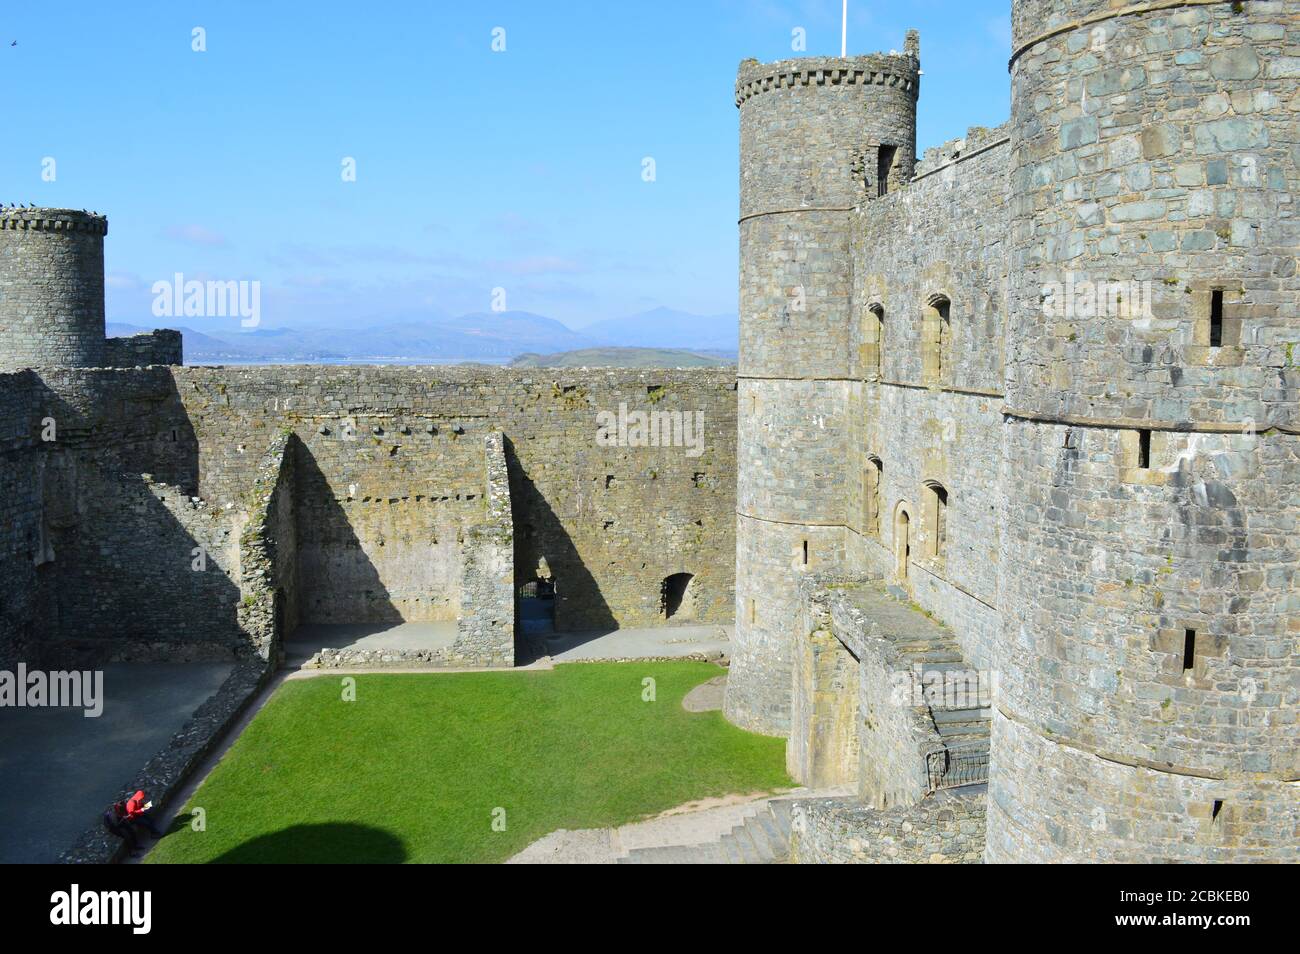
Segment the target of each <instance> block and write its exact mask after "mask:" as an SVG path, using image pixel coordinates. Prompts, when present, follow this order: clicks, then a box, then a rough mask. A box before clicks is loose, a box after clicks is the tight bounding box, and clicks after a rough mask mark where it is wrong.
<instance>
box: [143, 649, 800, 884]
mask: <svg viewBox="0 0 1300 954" xmlns="http://www.w3.org/2000/svg"><path fill="white" fill-rule="evenodd" d="M722 672H723V670H721V669H720V668H719V667H717V666H715V665H712V664H708V663H701V662H684V661H682V662H676V661H674V662H631V663H605V662H588V663H573V664H565V665H558V666H556V667H555V668H554V669H537V670H530V671H515V672H477V673H469V672H467V673H402V674H378V673H366V674H359V675H355V676H348V675H342V674H333V673H331V674H323V675H319V676H315V677H313V678H306V679H293V680H288V681H286V682H284V683H283V684H282V685H281V686H280V687H279V688H278V689H277V690H276V692H275V693H274V695H273V696H272V697H271V699H270V700H269V701H268V703H267V704H266V706H265V707H264V708H263V709H262V710H261V711H260V712H259V713H258V714H257V716H256V717H255V718H253V720H252V722H251V723H250V724H249V726H248V727H247V728H246V729H245V730H244V731H243V733H242V734H241V735H240V736H239V738H238V739H237V740H236V741H235V743H234V744H233V745H232V747H231V748H230V750H229V751H228V752H227V753H226V755H225V756H224V757H223V758H222V759H221V761H220V762H219V763H218V764H217V765H216V767H215V768H214V769H213V770H212V772H211V773H210V774H209V775H208V777H207V778H206V779H205V780H204V781H203V782H202V784H201V785H200V786H199V787H198V789H197V790H196V791H195V793H194V795H193V796H192V797H191V798H190V799H189V802H188V804H187V805H186V806H185V807H184V808H183V809H182V810H181V811H180V812H179V813H178V815H177V817H176V820H175V821H174V822H173V824H172V826H171V829H170V830H169V832H168V834H167V835H166V837H165V838H164V839H163V840H162V841H161V842H159V843H158V844H157V846H156V847H155V848H154V849H153V851H152V852H151V853H150V854H149V855H148V857H147V859H146V860H147V861H148V862H154V863H156V862H165V863H205V862H225V863H285V862H297V863H348V862H394V863H395V862H501V861H505V860H506V859H507V858H509V857H511V856H512V855H514V854H515V853H517V852H519V851H520V850H522V849H523V848H524V847H526V846H527V845H528V844H529V843H531V842H532V841H534V840H536V839H538V838H540V837H541V836H543V835H545V834H547V833H549V832H551V831H554V830H556V829H560V828H565V829H582V828H595V827H601V826H611V825H620V824H624V823H627V822H630V821H635V820H637V819H640V818H644V817H647V816H650V815H653V814H655V813H657V812H662V811H665V810H667V809H670V808H672V807H674V806H677V805H681V804H682V803H685V802H688V801H692V800H695V799H702V798H709V797H722V796H727V795H733V794H750V793H758V792H772V791H776V790H779V789H783V788H788V787H790V786H791V784H792V783H791V781H790V779H789V777H788V776H787V774H786V771H785V767H784V753H785V743H784V741H783V740H781V739H776V738H769V737H764V736H760V735H755V734H752V733H749V732H745V731H743V730H741V729H738V728H736V727H735V726H732V725H730V724H729V723H728V722H727V721H726V720H725V719H724V718H723V715H722V713H721V712H720V711H717V710H713V711H705V712H688V711H687V710H686V709H684V708H683V707H682V699H683V697H684V696H685V695H686V694H687V692H689V691H690V690H691V689H692V688H694V687H695V686H697V685H700V684H701V683H704V682H707V681H709V680H711V679H714V678H716V677H717V676H718V675H720V674H721V673H722ZM349 687H351V688H352V689H353V690H354V695H353V693H352V692H350V691H349ZM196 809H202V813H201V814H200V815H195V813H194V812H195V810H196ZM196 818H201V819H202V825H201V826H196V824H195V819H196ZM196 827H202V829H203V830H195V828H196Z"/></svg>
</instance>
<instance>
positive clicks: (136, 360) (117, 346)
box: [104, 329, 184, 368]
mask: <svg viewBox="0 0 1300 954" xmlns="http://www.w3.org/2000/svg"><path fill="white" fill-rule="evenodd" d="M182 357H183V355H182V345H181V333H180V332H179V331H170V330H166V329H160V330H158V331H151V332H148V333H147V334H142V335H131V336H129V337H126V338H105V339H104V365H105V366H106V367H110V368H143V367H148V366H149V365H151V364H182V363H184V362H183V361H182Z"/></svg>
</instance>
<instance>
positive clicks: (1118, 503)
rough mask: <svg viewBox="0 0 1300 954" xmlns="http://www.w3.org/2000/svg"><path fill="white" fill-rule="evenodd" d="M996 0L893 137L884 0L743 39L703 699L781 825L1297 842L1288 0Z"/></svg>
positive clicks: (1092, 838) (1186, 847)
mask: <svg viewBox="0 0 1300 954" xmlns="http://www.w3.org/2000/svg"><path fill="white" fill-rule="evenodd" d="M1012 21H1013V33H1014V40H1013V44H1012V51H1011V58H1010V73H1011V100H1012V109H1011V119H1010V121H1009V122H1008V123H1007V124H1006V125H1005V126H1003V127H1000V128H997V129H992V130H986V129H972V130H970V132H969V133H968V134H967V136H966V137H965V138H964V139H960V140H956V141H953V142H950V143H947V144H945V145H944V146H943V147H941V148H939V149H936V150H933V151H930V152H927V154H926V155H925V157H924V158H922V159H921V160H920V161H917V159H916V157H915V117H916V102H917V97H918V93H919V87H920V80H921V71H920V61H919V42H918V39H917V37H916V36H915V34H912V35H910V36H909V38H908V41H907V44H906V47H905V49H904V50H903V52H902V53H901V54H890V55H876V56H862V57H851V58H848V59H796V60H789V61H784V62H778V63H771V64H760V63H758V62H755V61H752V60H751V61H746V62H744V63H742V64H741V66H740V71H739V76H738V78H737V82H736V103H737V106H738V107H739V109H740V152H741V158H740V192H741V199H740V248H741V276H740V315H741V350H740V363H739V374H738V376H739V389H738V396H739V415H738V428H739V433H738V443H737V467H738V470H737V494H736V496H737V506H736V510H737V518H736V520H737V523H736V541H737V560H736V606H737V615H736V646H735V648H734V651H733V659H732V666H731V673H730V676H729V679H728V684H727V699H726V711H727V714H728V715H729V716H730V717H731V718H732V719H733V720H734V721H735V722H737V723H738V724H740V725H743V726H747V727H750V728H753V729H756V730H758V731H762V732H768V733H773V734H785V735H788V736H789V737H790V748H789V761H790V764H791V768H792V770H793V771H794V772H795V774H796V776H797V777H799V778H800V780H802V781H805V782H809V783H837V784H849V785H852V786H856V788H857V791H858V797H856V798H849V799H839V800H836V799H830V800H826V801H823V802H816V803H812V804H811V805H810V806H808V808H807V811H806V812H805V819H804V831H803V833H802V835H801V836H800V838H799V839H798V841H800V842H802V847H801V848H800V846H799V844H798V842H797V845H796V847H797V850H798V853H799V855H800V860H830V859H838V860H847V859H851V858H857V859H861V860H887V859H886V857H885V854H886V852H885V851H884V850H882V846H888V847H889V852H888V853H889V855H890V857H894V856H897V857H901V858H909V857H910V858H911V859H912V860H928V859H931V858H937V859H946V860H964V859H966V858H968V857H969V855H970V845H969V835H970V832H972V831H978V830H980V829H984V830H985V831H986V835H985V837H984V839H983V843H982V844H980V845H978V847H979V849H980V851H979V852H977V854H982V857H983V858H984V859H985V860H987V861H991V862H1001V861H1063V860H1085V861H1091V860H1101V861H1193V860H1201V861H1204V860H1214V861H1226V860H1235V861H1247V860H1252V861H1253V860H1278V861H1280V860H1289V861H1295V860H1297V857H1298V856H1297V837H1296V836H1297V831H1298V830H1300V829H1297V824H1298V823H1300V782H1298V781H1297V780H1298V779H1300V730H1298V729H1297V710H1298V709H1300V705H1298V703H1300V648H1298V647H1297V639H1298V638H1300V573H1298V568H1297V561H1298V560H1300V538H1298V537H1297V529H1298V520H1300V441H1298V440H1297V430H1298V428H1300V415H1298V414H1297V410H1298V407H1297V404H1298V401H1300V368H1298V367H1297V364H1298V363H1300V358H1298V356H1297V355H1295V354H1293V350H1294V349H1295V346H1296V343H1297V342H1298V341H1300V319H1297V312H1296V305H1297V301H1298V300H1300V277H1298V276H1297V270H1296V265H1297V259H1296V255H1297V247H1298V246H1300V218H1298V217H1297V215H1296V209H1295V204H1294V203H1295V196H1296V194H1297V192H1300V188H1298V187H1300V173H1298V172H1297V163H1298V161H1300V135H1298V132H1297V130H1300V94H1297V83H1296V78H1297V76H1300V59H1298V58H1297V54H1300V3H1296V2H1294V0H1285V2H1263V3H1220V2H1167V3H1155V4H1137V3H1125V2H1120V0H1016V2H1014V3H1013V4H1012ZM1133 292H1137V294H1133ZM1067 296H1068V298H1067ZM891 591H892V593H891ZM896 597H897V598H901V600H902V601H904V602H905V603H912V604H913V605H914V608H915V609H914V610H913V611H912V612H910V613H909V614H900V613H899V612H897V611H896V610H895V609H894V608H893V607H894V606H898V605H899V601H898V599H896ZM891 604H892V606H891ZM917 611H919V612H917ZM924 614H929V617H932V619H931V618H926V617H925V615H924ZM931 668H933V669H936V670H940V671H946V672H950V673H952V672H961V673H970V674H971V676H970V677H969V678H968V684H969V685H970V686H972V687H975V688H977V689H978V690H979V691H978V693H977V696H978V698H974V697H972V698H966V699H958V700H957V701H956V702H955V703H953V702H948V701H946V700H944V699H943V698H942V697H941V696H942V694H940V697H939V698H936V699H935V700H934V701H933V702H931V703H929V704H922V705H920V706H903V705H900V703H899V701H898V699H897V698H896V696H895V695H894V692H895V690H897V688H898V686H897V680H893V681H891V680H889V679H888V678H886V677H887V676H889V675H890V674H891V673H894V672H897V671H899V670H911V671H913V672H916V673H923V672H925V671H926V670H928V669H931ZM993 675H996V687H995V688H994V687H992V686H990V687H988V688H990V689H992V690H993V691H992V692H991V695H992V697H993V698H992V700H991V704H990V703H989V701H988V700H987V698H986V697H987V695H989V693H986V692H985V691H984V689H985V687H984V686H983V685H982V682H983V680H984V679H985V678H986V677H991V676H993ZM989 681H990V682H992V679H991V678H989ZM926 698H927V699H928V698H929V697H928V696H927V697H926ZM907 701H909V702H910V701H914V700H911V699H908V700H907ZM980 709H984V710H986V711H985V712H983V713H981V712H980V711H979V710H980ZM982 718H983V719H987V720H988V722H991V725H988V724H987V723H986V725H985V726H981V725H980V724H979V723H980V721H981V719H982ZM982 729H983V730H985V731H984V732H983V733H982V732H981V730H982ZM981 734H984V736H985V738H986V740H987V741H985V742H984V744H983V745H982V746H981V745H980V744H978V740H979V739H980V736H981ZM985 765H987V769H986V770H985V768H984V766H985ZM985 771H986V772H987V795H985V793H984V792H983V790H982V788H981V787H980V786H978V785H972V784H967V783H972V782H978V781H981V780H982V776H983V775H984V773H985ZM943 796H946V797H943Z"/></svg>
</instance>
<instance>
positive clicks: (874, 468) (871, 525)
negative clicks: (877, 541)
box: [862, 454, 885, 537]
mask: <svg viewBox="0 0 1300 954" xmlns="http://www.w3.org/2000/svg"><path fill="white" fill-rule="evenodd" d="M884 475H885V465H884V464H883V463H882V462H881V460H880V458H879V457H877V456H876V455H875V454H868V455H867V463H866V465H865V466H864V467H863V468H862V532H863V533H869V534H872V535H874V536H877V537H878V536H880V510H881V494H883V493H884V490H885V488H884V483H885V482H884Z"/></svg>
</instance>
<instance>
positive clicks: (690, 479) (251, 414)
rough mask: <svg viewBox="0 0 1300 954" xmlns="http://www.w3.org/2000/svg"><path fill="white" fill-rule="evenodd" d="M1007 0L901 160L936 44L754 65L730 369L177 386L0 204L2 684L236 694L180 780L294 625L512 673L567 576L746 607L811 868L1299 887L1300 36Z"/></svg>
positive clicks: (704, 605)
mask: <svg viewBox="0 0 1300 954" xmlns="http://www.w3.org/2000/svg"><path fill="white" fill-rule="evenodd" d="M1012 10H1013V17H1012V19H1013V33H1014V40H1013V48H1012V51H1011V59H1010V73H1011V89H1012V114H1011V118H1010V121H1009V122H1008V123H1007V124H1006V125H1004V126H1002V127H999V128H997V129H972V130H970V131H969V132H968V134H967V136H966V137H965V138H963V139H959V140H955V141H952V142H950V143H947V144H945V145H944V146H943V147H940V148H938V149H935V150H931V151H929V152H927V154H926V155H925V156H924V157H922V158H920V159H918V157H917V156H916V155H915V140H916V107H917V100H918V96H919V92H920V80H921V70H920V50H919V39H918V38H917V36H916V35H915V34H914V33H913V34H909V36H908V40H907V43H906V45H905V47H904V50H903V51H902V52H901V53H891V54H888V55H885V54H879V55H870V56H857V57H849V58H825V59H812V58H809V59H795V60H788V61H782V62H778V63H771V64H760V63H758V62H757V61H753V60H749V61H746V62H744V63H742V64H741V66H740V71H739V75H738V78H737V83H736V105H737V106H738V107H739V112H740V145H741V149H740V154H741V162H740V226H739V228H740V249H741V273H740V315H741V329H740V331H741V341H740V358H739V366H738V368H737V370H736V371H735V372H734V373H733V372H732V371H730V370H721V369H703V370H692V371H680V370H678V371H669V370H637V371H632V370H610V371H605V370H600V371H591V370H576V371H571V370H546V369H531V370H509V369H484V368H451V367H306V366H295V367H250V368H227V367H185V366H182V365H181V341H180V336H179V335H178V334H177V333H175V332H167V331H160V332H155V333H153V334H151V335H142V336H138V337H136V338H128V339H106V338H105V336H104V303H103V290H104V266H103V243H104V236H105V235H106V233H107V222H106V220H105V219H104V218H103V217H101V216H98V215H94V214H90V213H84V212H74V211H70V210H55V209H35V208H23V209H20V208H10V209H4V210H0V407H3V410H4V413H3V414H0V510H2V511H3V515H4V521H3V534H2V535H0V596H2V598H3V605H2V606H0V668H12V665H13V664H14V663H16V662H17V661H25V662H26V663H27V664H28V665H29V666H33V665H43V666H46V667H50V668H57V667H64V666H79V665H89V664H96V663H100V662H103V661H107V660H162V659H166V660H178V659H194V660H201V659H216V658H220V659H235V660H237V661H238V663H239V668H238V670H237V671H236V672H235V673H234V674H233V675H232V676H231V677H230V679H229V680H228V684H227V686H224V687H223V690H222V693H221V694H219V695H220V698H219V699H217V700H216V701H215V702H214V703H213V705H211V706H210V707H208V709H206V710H204V711H205V715H204V720H203V721H202V724H201V726H200V728H201V731H196V732H189V733H187V734H186V735H185V738H184V739H182V740H180V741H178V743H177V744H176V745H174V746H172V747H171V749H169V751H168V753H166V755H165V756H164V757H162V761H161V762H159V764H157V765H155V766H153V769H152V771H153V774H152V775H151V778H152V779H153V780H154V784H155V787H156V788H160V789H163V790H165V789H166V788H167V787H168V786H169V785H171V784H174V783H175V782H176V781H177V780H178V779H179V778H181V777H182V776H183V775H184V773H185V772H186V771H187V769H188V767H189V765H190V763H191V761H192V760H193V759H194V758H195V757H197V755H198V754H201V752H202V751H203V750H204V746H205V745H206V744H207V743H208V742H209V741H210V739H211V737H212V736H213V735H215V734H217V733H219V732H220V731H222V729H223V728H224V726H225V725H227V724H228V722H229V720H230V719H232V718H233V717H234V715H235V714H237V712H238V710H239V707H240V705H241V704H242V701H243V700H244V699H246V698H247V696H248V694H249V693H250V692H251V691H253V689H254V688H255V687H256V686H258V685H260V684H261V683H262V682H263V681H264V680H265V678H266V676H267V673H268V672H269V671H270V669H271V668H273V667H274V665H275V664H276V661H277V658H278V655H279V653H280V652H281V644H282V642H283V640H284V638H285V636H286V635H287V634H289V633H291V632H292V631H293V630H294V628H295V627H297V626H298V625H300V624H304V623H364V622H382V621H395V620H412V621H420V620H443V621H452V620H454V621H455V638H454V641H452V642H451V643H449V644H447V645H444V646H439V647H436V648H432V649H429V650H426V651H420V652H418V653H416V654H415V655H416V656H417V657H418V661H419V662H421V663H424V664H432V665H509V664H512V663H513V662H514V661H515V658H516V649H515V645H516V636H515V630H516V625H515V623H516V608H517V598H518V594H519V592H520V590H521V588H522V587H526V586H527V585H528V584H530V583H531V582H532V581H536V580H545V581H547V582H548V583H549V584H552V585H554V587H555V593H556V608H555V626H556V628H557V629H559V630H579V629H597V628H600V627H612V626H627V625H641V624H646V623H652V622H662V623H670V624H671V623H673V622H679V621H682V620H683V619H689V620H696V621H709V622H726V621H730V620H732V619H733V613H734V622H735V640H734V645H733V650H732V658H731V668H730V673H729V677H728V681H727V689H726V700H725V712H726V715H727V716H728V718H730V719H731V720H732V721H733V722H735V723H736V724H738V725H740V726H743V727H745V728H748V729H752V730H755V731H758V732H763V733H767V734H771V735H781V736H785V737H787V738H788V740H789V745H788V764H789V768H790V770H791V772H792V774H793V775H794V776H795V777H796V778H797V779H798V780H799V781H801V782H803V783H805V784H807V785H809V786H810V787H813V788H827V787H835V788H838V789H840V790H844V789H847V790H849V791H850V792H851V794H848V795H843V794H841V795H836V796H834V797H824V798H809V799H805V800H802V801H800V802H799V803H798V804H797V807H796V810H795V817H796V826H795V834H794V839H793V848H792V851H793V854H794V857H795V859H796V860H798V861H805V862H816V861H981V860H983V861H990V862H1003V861H1026V862H1033V861H1067V860H1075V861H1085V860H1086V861H1095V860H1099V861H1152V860H1155V861H1198V860H1199V861H1204V860H1209V861H1257V860H1258V861H1296V860H1297V858H1298V856H1297V832H1298V831H1300V729H1298V728H1297V711H1300V705H1298V703H1300V665H1298V660H1300V650H1298V648H1297V639H1300V576H1298V567H1297V564H1298V563H1300V539H1298V538H1297V532H1298V531H1300V441H1298V440H1297V433H1298V428H1300V414H1298V413H1297V411H1298V407H1297V405H1298V404H1300V368H1298V367H1297V363H1298V359H1297V356H1296V355H1295V354H1294V353H1293V351H1294V350H1295V345H1296V343H1297V342H1300V319H1297V316H1296V303H1297V299H1298V298H1300V277H1298V276H1297V269H1296V265H1297V258H1296V250H1297V247H1298V245H1300V219H1298V218H1297V216H1296V214H1295V209H1294V196H1295V195H1296V193H1297V191H1298V190H1297V186H1298V185H1300V173H1298V172H1297V162H1298V160H1300V133H1298V132H1297V130H1298V129H1300V94H1297V92H1296V87H1297V83H1296V80H1297V77H1300V0H1253V2H1249V3H1231V2H1221V0H1213V2H1211V0H1181V2H1175V0H1168V2H1159V3H1142V4H1138V3H1124V2H1120V0H1016V2H1014V3H1013V4H1012ZM624 409H631V410H632V411H635V412H641V413H643V414H644V415H647V416H648V415H653V414H656V413H674V414H679V415H685V416H686V417H683V418H682V419H688V418H689V420H691V421H699V422H700V423H701V424H702V426H703V439H702V440H701V441H700V442H699V444H698V446H694V447H692V448H690V449H689V450H690V453H687V452H686V449H684V448H682V447H678V446H673V442H671V441H667V442H658V443H654V444H651V443H649V442H631V441H620V440H608V439H601V438H600V435H601V433H602V431H601V428H600V426H598V421H599V420H600V419H601V416H602V415H603V416H604V418H605V419H606V420H608V419H610V416H611V415H617V414H621V413H622V412H623V410H624ZM605 430H606V431H607V430H608V428H605ZM605 436H606V437H608V434H606V435H605ZM733 553H734V555H735V563H734V568H735V574H734V577H733V575H732V573H731V566H732V565H733V564H731V562H730V561H731V555H732V554H733ZM411 661H412V659H411V658H410V656H408V655H403V654H402V653H400V652H396V653H393V654H392V655H391V657H389V656H385V658H383V659H371V658H364V659H357V658H354V657H349V656H347V655H346V654H338V655H334V656H330V655H329V654H325V655H324V656H323V657H322V659H321V664H323V665H346V664H349V663H355V662H363V663H366V664H380V665H382V664H390V663H391V664H402V663H407V662H411ZM935 676H937V677H938V678H937V680H936V679H935V678H933V677H935ZM936 686H937V690H936ZM917 687H921V688H920V691H914V690H916V689H917ZM949 689H953V690H955V691H954V692H951V693H950V692H949V691H948V690H949ZM151 764H152V763H151ZM88 821H89V820H88ZM80 857H82V858H87V857H93V852H91V851H87V852H83V854H82V855H81V856H80Z"/></svg>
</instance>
